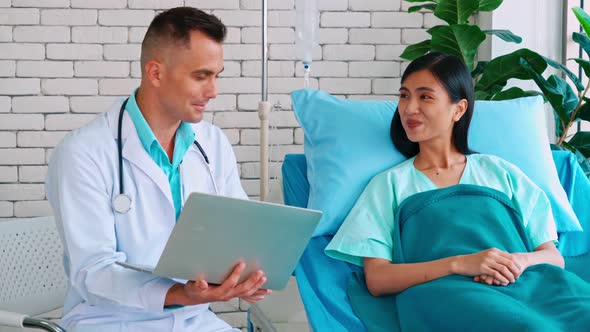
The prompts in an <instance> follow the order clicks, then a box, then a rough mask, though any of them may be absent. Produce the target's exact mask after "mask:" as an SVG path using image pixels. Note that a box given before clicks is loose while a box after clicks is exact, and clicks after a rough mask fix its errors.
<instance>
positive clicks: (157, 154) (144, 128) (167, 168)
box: [125, 90, 195, 220]
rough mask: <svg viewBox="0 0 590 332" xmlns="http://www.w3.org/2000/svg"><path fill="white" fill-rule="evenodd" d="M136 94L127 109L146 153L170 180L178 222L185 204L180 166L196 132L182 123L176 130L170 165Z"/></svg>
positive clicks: (131, 97)
mask: <svg viewBox="0 0 590 332" xmlns="http://www.w3.org/2000/svg"><path fill="white" fill-rule="evenodd" d="M136 93H137V90H135V92H134V93H133V94H132V95H131V96H129V100H128V101H127V106H126V107H125V109H126V110H127V112H128V113H129V116H130V117H131V120H132V121H133V124H134V125H135V129H136V130H137V135H138V136H139V140H140V141H141V144H142V145H143V147H144V149H145V151H147V153H148V154H149V155H150V157H151V158H152V159H153V160H154V162H155V163H156V164H157V165H158V166H159V167H160V168H161V169H162V171H163V172H164V174H166V177H167V178H168V183H169V184H170V192H171V194H172V201H173V202H174V210H175V212H176V219H177V220H178V217H179V216H180V211H181V210H182V203H183V202H182V184H181V181H180V180H181V178H180V168H179V166H180V163H181V162H182V159H183V158H184V155H185V154H186V153H187V151H188V149H189V148H190V147H191V144H193V142H194V140H195V132H194V131H193V128H192V127H191V125H190V124H189V123H186V122H181V123H180V126H178V129H177V130H176V136H175V138H174V154H173V156H172V163H170V159H169V158H168V155H167V154H166V151H164V148H163V147H162V145H161V144H160V142H158V140H157V139H156V136H155V135H154V132H153V131H152V129H151V128H150V126H149V125H148V123H147V121H146V120H145V118H144V117H143V114H142V113H141V111H140V110H139V106H137V101H136V100H135V94H136Z"/></svg>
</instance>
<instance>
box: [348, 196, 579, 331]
mask: <svg viewBox="0 0 590 332" xmlns="http://www.w3.org/2000/svg"><path fill="white" fill-rule="evenodd" d="M393 237H394V241H393V242H394V249H393V256H394V262H396V263H418V262H425V261H432V260H436V259H439V258H444V257H449V256H455V255H463V254H471V253H476V252H479V251H482V250H485V249H489V248H492V247H495V248H498V249H500V250H504V251H507V252H526V251H532V249H533V248H531V244H530V243H529V241H528V238H527V236H526V234H525V232H524V227H523V224H522V219H521V216H520V215H519V213H518V211H517V210H516V209H514V207H513V205H512V203H511V201H510V200H509V199H508V198H507V197H506V195H504V194H503V193H501V192H498V191H496V190H493V189H489V188H484V187H479V186H473V185H459V186H453V187H449V188H445V189H440V190H433V191H428V192H424V193H421V194H417V195H414V196H412V197H410V198H408V199H407V200H406V201H404V202H403V203H402V204H401V206H400V207H399V209H398V211H397V214H396V227H395V232H394V235H393ZM357 300H358V299H357ZM365 300H366V298H365ZM351 301H352V302H353V307H354V308H355V312H356V313H357V314H358V315H359V316H360V318H361V320H363V322H364V323H365V325H366V326H367V328H368V329H369V331H371V330H388V331H394V330H398V329H399V330H401V331H494V332H497V331H568V332H570V331H590V284H588V283H586V282H585V281H583V280H582V279H580V278H579V277H578V276H576V275H575V274H573V273H571V272H568V271H565V270H563V269H561V268H558V267H555V266H552V265H548V264H541V265H536V266H532V267H530V268H528V269H527V270H526V271H525V272H524V273H523V274H522V275H521V277H520V278H519V279H518V280H517V281H516V282H515V283H514V284H510V285H508V286H489V285H484V284H480V283H476V282H474V281H473V279H472V278H471V277H465V276H460V275H451V276H447V277H444V278H441V279H437V280H434V281H431V282H428V283H424V284H421V285H417V286H414V287H411V288H409V289H407V290H405V291H403V292H401V293H400V294H398V295H397V296H389V297H384V298H379V299H378V300H376V301H373V303H374V304H376V303H378V302H377V301H381V302H380V308H381V310H371V311H368V310H364V311H365V312H364V313H363V310H362V309H361V310H360V312H359V308H358V304H357V305H355V303H354V302H355V301H356V300H355V299H353V298H352V297H351ZM391 301H394V302H395V303H391ZM386 302H390V303H388V304H386ZM364 303H365V305H366V304H367V303H368V302H364ZM365 308H366V307H365ZM395 309H397V314H396V313H395ZM387 310H392V311H394V312H391V311H389V312H385V311H387ZM392 316H393V318H392ZM376 320H377V321H376ZM379 320H380V321H379ZM394 325H395V326H394Z"/></svg>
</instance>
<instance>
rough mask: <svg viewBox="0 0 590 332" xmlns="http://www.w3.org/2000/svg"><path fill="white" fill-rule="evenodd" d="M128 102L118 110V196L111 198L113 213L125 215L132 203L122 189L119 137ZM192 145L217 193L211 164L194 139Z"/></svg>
mask: <svg viewBox="0 0 590 332" xmlns="http://www.w3.org/2000/svg"><path fill="white" fill-rule="evenodd" d="M128 100H129V98H127V99H125V101H124V102H123V104H122V105H121V108H120V109H119V121H118V123H117V154H118V164H119V194H118V195H116V196H115V197H114V198H113V201H112V204H113V209H114V210H115V212H117V213H120V214H125V213H127V212H128V211H129V210H130V209H131V204H132V202H133V201H132V199H131V197H130V196H129V195H127V194H125V187H124V185H125V183H124V181H123V143H122V140H121V136H122V127H123V113H124V112H125V108H126V106H127V101H128ZM193 143H194V144H195V145H196V146H197V149H199V152H200V153H201V155H202V156H203V159H204V160H205V163H206V164H207V168H208V171H209V175H211V181H213V187H214V188H215V192H216V193H217V185H216V184H215V178H214V176H213V173H212V171H211V164H210V163H209V157H207V153H205V150H204V149H203V147H202V146H201V144H199V142H198V141H197V140H196V139H195V140H194V142H193Z"/></svg>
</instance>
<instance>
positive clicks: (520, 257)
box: [473, 253, 528, 286]
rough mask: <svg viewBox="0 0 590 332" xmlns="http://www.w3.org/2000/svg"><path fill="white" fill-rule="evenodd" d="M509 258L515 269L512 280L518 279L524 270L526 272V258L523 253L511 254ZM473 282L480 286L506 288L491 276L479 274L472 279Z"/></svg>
mask: <svg viewBox="0 0 590 332" xmlns="http://www.w3.org/2000/svg"><path fill="white" fill-rule="evenodd" d="M509 255H510V257H508V258H509V259H510V260H511V261H512V263H513V264H514V265H515V266H516V267H517V269H516V270H515V271H514V272H515V274H514V279H518V278H519V277H520V276H521V275H522V273H523V272H524V270H526V268H527V267H528V260H527V258H526V255H525V254H524V253H513V254H509ZM473 281H475V282H479V283H482V284H488V285H490V286H491V285H495V286H506V284H504V283H503V282H502V281H500V280H499V279H497V278H494V277H493V276H489V275H486V274H481V275H478V276H475V277H473Z"/></svg>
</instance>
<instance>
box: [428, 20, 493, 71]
mask: <svg viewBox="0 0 590 332" xmlns="http://www.w3.org/2000/svg"><path fill="white" fill-rule="evenodd" d="M428 33H430V35H432V40H431V41H430V46H431V48H432V49H433V50H437V51H440V52H443V53H446V54H452V55H455V56H458V57H459V58H461V59H463V61H464V62H465V64H466V65H467V68H469V71H473V62H474V58H475V54H476V53H477V49H478V48H479V45H480V44H481V43H482V42H483V41H484V40H485V39H486V35H485V34H484V33H483V32H481V29H480V28H479V27H478V26H476V25H468V24H456V25H452V26H446V25H439V26H435V27H433V28H431V29H429V30H428Z"/></svg>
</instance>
